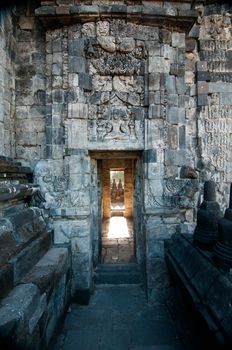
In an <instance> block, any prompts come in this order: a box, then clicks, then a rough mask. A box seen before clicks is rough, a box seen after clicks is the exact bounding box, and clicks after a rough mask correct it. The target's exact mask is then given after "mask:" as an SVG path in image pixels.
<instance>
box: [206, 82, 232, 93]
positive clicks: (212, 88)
mask: <svg viewBox="0 0 232 350" xmlns="http://www.w3.org/2000/svg"><path fill="white" fill-rule="evenodd" d="M214 92H226V93H228V92H232V83H221V82H217V83H209V93H214Z"/></svg>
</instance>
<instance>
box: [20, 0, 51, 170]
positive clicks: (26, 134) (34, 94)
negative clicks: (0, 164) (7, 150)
mask: <svg viewBox="0 0 232 350" xmlns="http://www.w3.org/2000/svg"><path fill="white" fill-rule="evenodd" d="M35 7H36V2H33V1H28V2H24V3H22V4H20V2H19V3H18V4H16V5H15V6H14V7H13V9H14V17H15V22H16V23H15V36H16V70H15V88H16V96H15V117H16V121H15V133H16V149H15V152H16V157H17V159H19V160H20V161H22V163H23V164H25V165H30V166H31V167H32V168H34V166H35V164H36V163H37V161H38V160H40V159H43V158H44V157H45V145H46V140H45V120H46V75H45V72H46V65H45V58H46V54H45V32H44V29H43V27H42V25H41V24H40V22H39V21H38V20H37V19H36V18H35V16H34V12H35Z"/></svg>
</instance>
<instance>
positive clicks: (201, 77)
mask: <svg viewBox="0 0 232 350" xmlns="http://www.w3.org/2000/svg"><path fill="white" fill-rule="evenodd" d="M197 80H198V81H210V73H209V72H203V71H197Z"/></svg>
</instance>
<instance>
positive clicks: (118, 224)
mask: <svg viewBox="0 0 232 350" xmlns="http://www.w3.org/2000/svg"><path fill="white" fill-rule="evenodd" d="M129 237H130V235H129V230H128V225H127V221H126V219H125V218H124V217H121V216H120V217H116V216H115V217H112V218H110V225H109V231H108V238H109V239H114V238H129Z"/></svg>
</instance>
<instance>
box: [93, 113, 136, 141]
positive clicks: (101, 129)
mask: <svg viewBox="0 0 232 350" xmlns="http://www.w3.org/2000/svg"><path fill="white" fill-rule="evenodd" d="M101 107H102V108H101V109H99V114H98V116H96V118H91V119H89V121H88V133H89V140H90V141H104V140H114V141H120V140H133V141H136V140H137V137H136V131H135V121H134V116H133V114H132V111H131V110H130V109H128V108H126V107H120V106H118V107H114V108H113V109H111V107H109V108H107V106H101ZM103 107H105V108H103Z"/></svg>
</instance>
